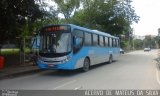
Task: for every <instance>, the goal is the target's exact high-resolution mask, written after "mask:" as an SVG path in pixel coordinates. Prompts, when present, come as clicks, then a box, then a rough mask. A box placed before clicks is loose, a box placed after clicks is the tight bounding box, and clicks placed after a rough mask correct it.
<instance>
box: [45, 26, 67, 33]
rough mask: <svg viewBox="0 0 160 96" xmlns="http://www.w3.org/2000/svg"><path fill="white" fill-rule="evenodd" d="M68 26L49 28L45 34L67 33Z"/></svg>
mask: <svg viewBox="0 0 160 96" xmlns="http://www.w3.org/2000/svg"><path fill="white" fill-rule="evenodd" d="M68 29H69V28H68V26H49V27H46V28H45V29H44V31H45V32H55V31H66V30H68Z"/></svg>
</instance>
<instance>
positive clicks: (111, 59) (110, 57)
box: [109, 55, 113, 63]
mask: <svg viewBox="0 0 160 96" xmlns="http://www.w3.org/2000/svg"><path fill="white" fill-rule="evenodd" d="M112 62H113V57H112V55H110V56H109V63H112Z"/></svg>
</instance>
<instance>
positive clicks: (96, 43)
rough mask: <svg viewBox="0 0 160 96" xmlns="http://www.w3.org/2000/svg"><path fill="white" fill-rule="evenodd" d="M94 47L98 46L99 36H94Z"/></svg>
mask: <svg viewBox="0 0 160 96" xmlns="http://www.w3.org/2000/svg"><path fill="white" fill-rule="evenodd" d="M93 46H98V35H97V34H93Z"/></svg>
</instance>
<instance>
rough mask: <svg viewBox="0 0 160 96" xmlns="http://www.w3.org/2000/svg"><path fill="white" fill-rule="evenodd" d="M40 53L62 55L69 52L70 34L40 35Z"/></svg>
mask: <svg viewBox="0 0 160 96" xmlns="http://www.w3.org/2000/svg"><path fill="white" fill-rule="evenodd" d="M40 40H41V44H40V53H43V54H44V53H55V54H56V53H57V54H64V53H67V52H70V51H71V33H63V32H54V33H50V34H41V36H40Z"/></svg>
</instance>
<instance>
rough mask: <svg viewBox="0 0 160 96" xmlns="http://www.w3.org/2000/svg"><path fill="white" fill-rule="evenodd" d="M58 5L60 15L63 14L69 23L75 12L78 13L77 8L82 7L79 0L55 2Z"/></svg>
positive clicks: (58, 0) (56, 0)
mask: <svg viewBox="0 0 160 96" xmlns="http://www.w3.org/2000/svg"><path fill="white" fill-rule="evenodd" d="M53 1H54V2H56V3H57V4H58V10H59V12H60V13H62V14H63V15H64V17H65V19H66V21H67V23H69V22H70V21H69V19H70V18H71V16H72V13H73V12H76V10H77V8H79V6H80V1H79V0H53Z"/></svg>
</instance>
